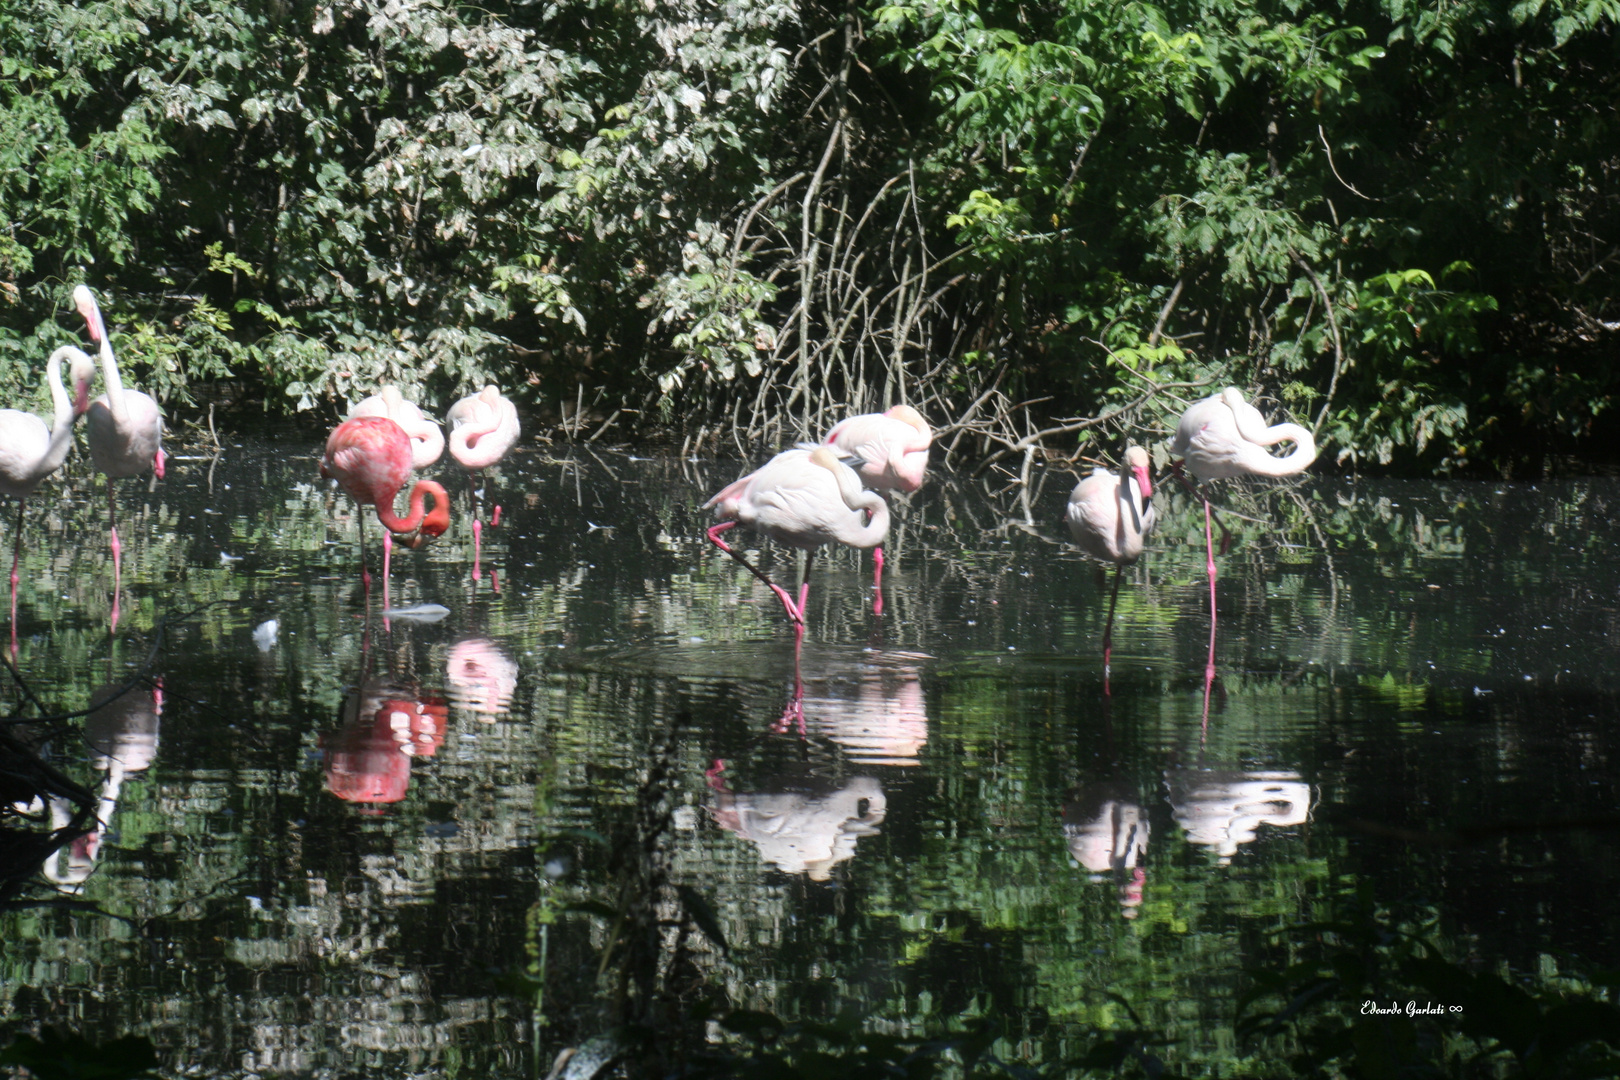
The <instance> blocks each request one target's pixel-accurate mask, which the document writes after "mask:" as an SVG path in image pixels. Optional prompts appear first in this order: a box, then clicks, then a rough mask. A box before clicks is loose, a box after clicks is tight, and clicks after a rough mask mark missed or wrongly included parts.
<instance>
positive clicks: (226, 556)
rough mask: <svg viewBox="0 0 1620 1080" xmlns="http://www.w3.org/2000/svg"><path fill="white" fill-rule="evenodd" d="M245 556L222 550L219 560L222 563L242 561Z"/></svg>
mask: <svg viewBox="0 0 1620 1080" xmlns="http://www.w3.org/2000/svg"><path fill="white" fill-rule="evenodd" d="M243 558H245V556H242V555H232V554H231V553H230V552H228V551H222V552H220V553H219V561H220V562H222V563H233V562H241V561H242V559H243Z"/></svg>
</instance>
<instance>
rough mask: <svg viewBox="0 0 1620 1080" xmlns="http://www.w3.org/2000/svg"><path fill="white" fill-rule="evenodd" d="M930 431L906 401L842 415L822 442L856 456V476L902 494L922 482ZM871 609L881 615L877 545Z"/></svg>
mask: <svg viewBox="0 0 1620 1080" xmlns="http://www.w3.org/2000/svg"><path fill="white" fill-rule="evenodd" d="M933 441H934V433H933V431H932V430H930V428H929V427H928V422H927V421H926V420H924V419H923V418H922V414H921V413H919V412H917V410H916V409H913V408H912V407H911V406H910V405H896V406H894V407H893V408H892V409H890V410H889V411H888V412H881V413H863V414H862V415H860V416H851V417H849V418H848V419H847V420H842V421H840V422H839V423H837V424H835V425H834V426H833V429H832V430H831V431H829V432H827V437H826V438H825V439H822V440H821V442H822V445H824V446H830V447H832V448H833V449H835V450H837V451H838V453H839V454H840V455H842V456H845V457H851V458H858V459H859V460H860V465H859V466H858V467H857V468H858V470H859V472H860V474H861V479H863V480H865V481H866V482H867V483H868V484H870V485H872V487H873V488H874V489H876V490H878V491H904V492H907V493H908V494H909V493H910V492H913V491H916V490H917V489H918V488H920V487H922V485H923V478H924V476H925V474H926V473H927V472H928V447H929V445H930V444H931V443H932V442H933ZM872 562H873V563H874V565H875V569H874V570H873V573H872V588H873V589H874V590H875V592H876V595H875V596H874V597H873V599H872V612H873V614H875V615H881V614H883V546H882V545H881V544H880V545H878V546H877V547H875V548H873V549H872Z"/></svg>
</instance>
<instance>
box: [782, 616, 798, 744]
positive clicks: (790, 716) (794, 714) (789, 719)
mask: <svg viewBox="0 0 1620 1080" xmlns="http://www.w3.org/2000/svg"><path fill="white" fill-rule="evenodd" d="M803 653H804V623H794V624H793V700H791V701H789V702H788V703H787V708H785V709H783V710H782V717H781V719H780V720H778V721H777V722H776V728H775V730H776V731H777V733H778V734H783V735H785V734H787V731H788V729H789V728H792V727H797V728H798V729H799V738H801V739H802V738H804V735H805V730H804V671H803V667H802V665H801V663H800V660H801V658H802V656H803Z"/></svg>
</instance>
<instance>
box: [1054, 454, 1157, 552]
mask: <svg viewBox="0 0 1620 1080" xmlns="http://www.w3.org/2000/svg"><path fill="white" fill-rule="evenodd" d="M1152 498H1153V483H1152V481H1151V480H1150V479H1149V478H1148V456H1147V451H1145V450H1143V449H1142V448H1141V447H1139V446H1132V447H1130V448H1128V449H1127V450H1126V451H1125V463H1124V465H1123V466H1121V467H1120V468H1119V469H1102V468H1099V469H1095V470H1093V471H1092V473H1091V475H1090V476H1088V477H1086V478H1085V479H1084V480H1081V481H1080V482H1079V483H1078V484H1076V485H1075V486H1074V491H1073V492H1072V493H1070V495H1069V507H1068V510H1067V511H1066V512H1065V514H1064V520H1065V521H1066V522H1067V523H1068V526H1069V535H1070V536H1072V537H1074V542H1075V544H1077V545H1078V546H1079V548H1080V550H1081V551H1083V552H1085V553H1086V554H1087V555H1090V556H1092V557H1093V558H1097V559H1102V560H1104V561H1106V562H1111V563H1113V564H1114V565H1116V566H1122V565H1125V564H1127V563H1133V562H1135V561H1136V560H1137V559H1138V558H1140V557H1141V555H1142V547H1143V545H1144V543H1145V541H1146V539H1147V535H1148V533H1150V532H1152V531H1153V526H1154V525H1155V524H1156V523H1157V521H1158V515H1157V513H1156V512H1155V511H1154V509H1153V503H1152V501H1151V500H1152Z"/></svg>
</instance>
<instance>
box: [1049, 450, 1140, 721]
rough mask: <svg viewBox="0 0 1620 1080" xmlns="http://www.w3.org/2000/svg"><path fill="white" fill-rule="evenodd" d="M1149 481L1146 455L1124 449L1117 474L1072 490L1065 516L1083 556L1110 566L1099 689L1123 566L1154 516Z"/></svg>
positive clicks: (1101, 474)
mask: <svg viewBox="0 0 1620 1080" xmlns="http://www.w3.org/2000/svg"><path fill="white" fill-rule="evenodd" d="M1152 498H1153V482H1152V481H1151V480H1149V479H1148V456H1147V451H1146V450H1143V449H1142V448H1141V447H1140V446H1131V447H1127V448H1126V450H1125V460H1124V463H1123V464H1122V465H1121V466H1120V467H1119V470H1118V471H1117V472H1110V471H1109V470H1107V469H1096V470H1094V471H1093V472H1092V474H1091V475H1090V476H1088V477H1086V478H1085V479H1084V480H1082V481H1080V482H1079V483H1078V484H1076V485H1075V486H1074V491H1073V492H1071V493H1070V495H1069V509H1068V511H1067V513H1066V514H1065V515H1064V517H1065V519H1066V520H1067V521H1068V524H1069V534H1070V535H1071V536H1073V537H1074V542H1075V543H1076V544H1079V545H1080V550H1081V551H1084V552H1085V553H1086V554H1087V555H1091V556H1094V557H1096V558H1099V559H1106V560H1107V561H1109V562H1111V563H1113V564H1114V588H1113V590H1112V591H1111V592H1110V593H1109V596H1108V621H1107V622H1106V623H1105V624H1104V626H1103V688H1104V692H1106V691H1107V687H1108V665H1109V660H1110V659H1111V656H1112V651H1113V634H1114V605H1115V604H1117V603H1118V602H1119V579H1120V577H1121V576H1122V575H1123V574H1124V572H1125V566H1126V564H1127V563H1133V562H1135V561H1136V560H1137V559H1138V558H1140V557H1141V555H1142V545H1143V542H1144V541H1145V540H1146V539H1147V534H1148V533H1150V532H1152V531H1153V526H1154V524H1155V523H1156V522H1157V520H1158V518H1157V515H1156V514H1155V513H1154V510H1153V503H1152V501H1151V500H1152Z"/></svg>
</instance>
